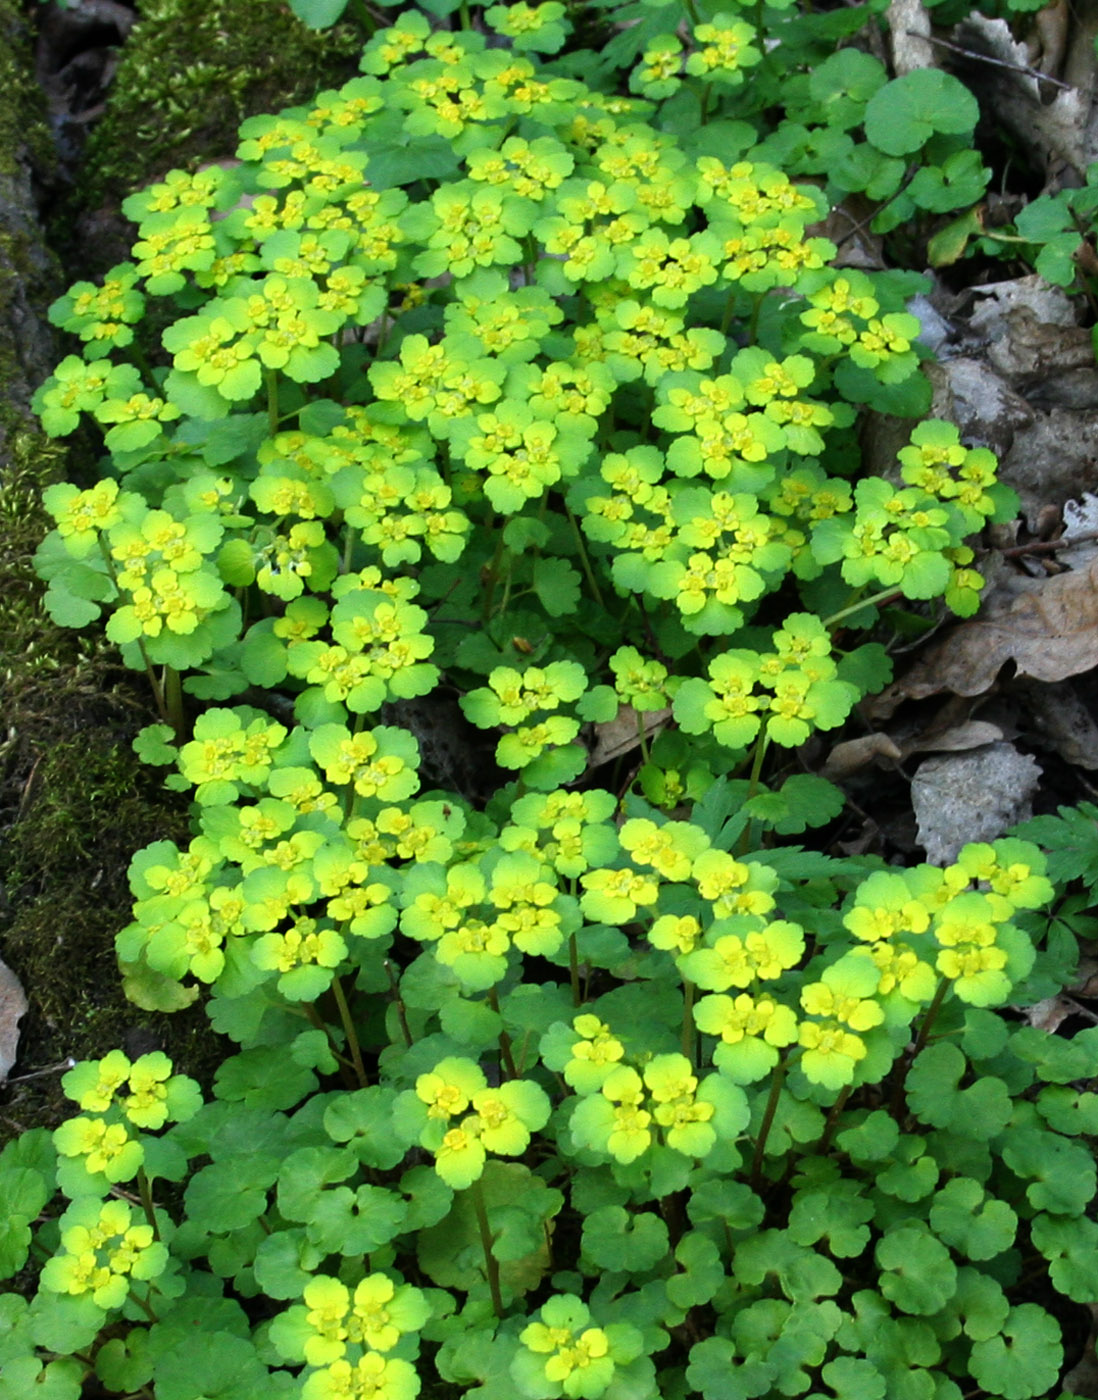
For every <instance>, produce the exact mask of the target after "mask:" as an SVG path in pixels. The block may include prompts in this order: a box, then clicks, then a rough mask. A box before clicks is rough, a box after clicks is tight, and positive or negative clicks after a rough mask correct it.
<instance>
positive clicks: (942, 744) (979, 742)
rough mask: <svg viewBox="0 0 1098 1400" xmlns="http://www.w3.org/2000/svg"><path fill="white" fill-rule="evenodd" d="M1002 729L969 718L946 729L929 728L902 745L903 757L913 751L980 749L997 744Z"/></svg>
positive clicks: (954, 751)
mask: <svg viewBox="0 0 1098 1400" xmlns="http://www.w3.org/2000/svg"><path fill="white" fill-rule="evenodd" d="M1002 738H1003V731H1002V730H1001V729H1000V728H999V726H998V725H997V724H992V723H991V721H990V720H986V719H969V720H965V721H964V723H963V724H953V725H950V726H949V728H948V729H931V730H929V731H927V732H925V733H923V734H920V735H918V736H917V737H916V738H914V739H913V740H912V741H911V742H910V743H909V744H905V745H904V755H903V756H904V757H905V758H906V757H907V756H908V754H913V753H964V752H966V750H968V749H981V748H983V746H984V745H985V744H997V743H998V742H999V740H1000V739H1002Z"/></svg>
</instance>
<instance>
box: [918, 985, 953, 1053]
mask: <svg viewBox="0 0 1098 1400" xmlns="http://www.w3.org/2000/svg"><path fill="white" fill-rule="evenodd" d="M952 985H953V984H952V983H951V982H950V980H949V978H948V977H942V978H941V979H940V980H939V982H938V989H937V991H936V992H935V993H934V1000H933V1001H932V1002H931V1003H930V1005H929V1006H928V1007H927V1009H926V1015H925V1016H924V1017H923V1023H922V1025H921V1026H920V1027H919V1034H918V1036H917V1037H916V1040H915V1048H914V1050H912V1052H911V1058H912V1060H914V1059H915V1058H916V1056H917V1055H918V1054H919V1052H920V1051H921V1050H922V1048H923V1046H924V1045H926V1043H927V1040H928V1039H929V1038H930V1030H931V1027H932V1026H933V1025H934V1022H935V1021H936V1020H937V1019H938V1012H939V1011H941V1009H942V1003H943V1002H944V1001H945V999H946V997H947V996H948V994H949V989H950V987H951V986H952Z"/></svg>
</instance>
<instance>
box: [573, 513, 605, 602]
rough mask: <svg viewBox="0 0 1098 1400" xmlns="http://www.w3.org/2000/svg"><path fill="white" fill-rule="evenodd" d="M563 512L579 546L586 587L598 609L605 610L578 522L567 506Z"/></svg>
mask: <svg viewBox="0 0 1098 1400" xmlns="http://www.w3.org/2000/svg"><path fill="white" fill-rule="evenodd" d="M564 511H565V514H566V515H567V516H568V523H569V525H571V527H572V534H573V535H575V537H576V544H577V545H578V546H579V557H580V564H581V566H582V568H583V573H584V577H585V578H586V579H587V585H588V587H589V588H590V589H591V594H592V597H593V598H594V600H595V602H596V603H598V605H599V607H600V608H605V607H606V604H605V603H604V602H603V601H602V594H601V593H600V592H599V586H598V584H597V583H596V581H595V575H594V571H593V570H592V568H591V560H590V559H589V558H588V555H587V546H586V545H585V544H584V542H583V532H582V530H581V529H580V527H579V522H578V521H577V519H576V517H575V516H574V515H573V514H572V512H571V511H570V510H569V509H568V507H567V506H565V507H564Z"/></svg>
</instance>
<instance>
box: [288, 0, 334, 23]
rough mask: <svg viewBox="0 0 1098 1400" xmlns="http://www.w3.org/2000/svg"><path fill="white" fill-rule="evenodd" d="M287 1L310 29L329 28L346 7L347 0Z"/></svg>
mask: <svg viewBox="0 0 1098 1400" xmlns="http://www.w3.org/2000/svg"><path fill="white" fill-rule="evenodd" d="M289 3H290V9H291V10H293V12H294V14H295V15H297V17H298V19H299V20H300V21H301V22H302V24H307V25H308V26H309V28H310V29H330V28H331V26H332V25H333V24H335V22H336V20H337V19H338V18H339V17H340V15H341V14H342V13H343V11H344V10H345V9H346V8H347V0H289Z"/></svg>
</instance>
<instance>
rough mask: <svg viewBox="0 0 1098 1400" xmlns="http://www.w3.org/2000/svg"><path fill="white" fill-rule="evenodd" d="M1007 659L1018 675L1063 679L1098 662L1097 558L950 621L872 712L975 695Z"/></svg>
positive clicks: (878, 714) (880, 713) (985, 687)
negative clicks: (945, 695)
mask: <svg viewBox="0 0 1098 1400" xmlns="http://www.w3.org/2000/svg"><path fill="white" fill-rule="evenodd" d="M1008 661H1013V662H1014V664H1015V665H1016V667H1017V668H1018V674H1019V675H1020V676H1031V677H1032V678H1033V679H1034V680H1038V681H1062V680H1064V679H1065V678H1066V677H1068V676H1078V675H1081V674H1082V672H1084V671H1090V670H1093V669H1094V667H1095V666H1098V560H1096V561H1095V562H1094V563H1093V564H1091V566H1090V567H1089V568H1087V569H1081V570H1078V571H1076V572H1073V573H1068V574H1057V575H1056V576H1055V577H1053V578H1049V579H1046V580H1044V581H1043V582H1042V583H1041V585H1040V586H1039V587H1038V588H1036V589H1034V590H1033V591H1032V592H1025V593H1022V594H1020V595H1019V596H1018V597H1016V598H1014V599H1013V600H1012V601H1011V602H1010V603H1009V605H1008V606H1006V607H1005V608H1004V609H1002V610H1001V611H990V610H989V611H988V612H987V613H986V614H985V615H981V616H980V617H977V618H974V619H973V620H972V621H971V622H962V623H961V624H960V625H959V626H957V627H954V628H952V629H951V630H950V631H949V632H947V633H946V634H945V636H944V637H943V638H942V640H941V641H940V642H939V643H938V644H937V645H936V646H934V647H932V648H931V649H930V650H929V651H927V652H926V653H925V654H924V655H923V656H922V657H921V659H920V660H919V661H918V662H917V663H916V664H915V665H914V666H913V667H912V668H911V670H910V671H908V673H907V675H905V676H901V677H900V679H899V680H898V681H895V682H894V683H893V684H892V685H890V686H889V687H888V689H887V690H884V691H882V692H881V694H880V695H878V696H877V697H876V699H875V700H874V701H873V703H872V713H873V716H874V718H877V719H880V718H887V717H888V716H889V715H891V714H892V713H893V711H894V710H895V709H896V707H897V706H898V705H900V704H901V703H902V702H903V701H904V700H924V699H925V698H926V697H927V696H928V695H938V694H940V693H941V692H942V691H943V690H951V691H952V692H953V693H954V694H955V695H982V694H984V693H985V692H986V691H988V690H990V689H991V687H992V685H993V684H994V682H995V678H996V677H997V676H998V674H999V671H1000V670H1001V669H1002V667H1003V666H1004V665H1006V663H1007V662H1008Z"/></svg>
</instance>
